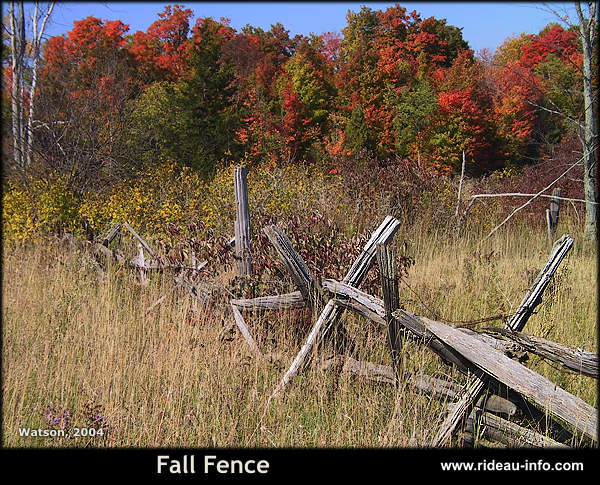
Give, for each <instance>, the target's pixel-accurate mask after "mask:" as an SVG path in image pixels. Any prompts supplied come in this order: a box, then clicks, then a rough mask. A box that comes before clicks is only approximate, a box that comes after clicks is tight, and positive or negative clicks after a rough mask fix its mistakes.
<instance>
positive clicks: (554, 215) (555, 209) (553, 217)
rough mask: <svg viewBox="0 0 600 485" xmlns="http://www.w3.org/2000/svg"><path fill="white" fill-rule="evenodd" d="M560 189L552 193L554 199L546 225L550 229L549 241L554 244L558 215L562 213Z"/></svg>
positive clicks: (547, 210) (547, 213)
mask: <svg viewBox="0 0 600 485" xmlns="http://www.w3.org/2000/svg"><path fill="white" fill-rule="evenodd" d="M560 194H561V189H560V187H557V188H555V189H554V190H553V191H552V198H551V199H550V208H549V209H546V224H547V227H548V241H549V242H550V244H552V241H553V240H554V234H555V233H556V227H557V226H558V213H559V211H560Z"/></svg>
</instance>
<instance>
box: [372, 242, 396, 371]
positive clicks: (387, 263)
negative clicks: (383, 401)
mask: <svg viewBox="0 0 600 485" xmlns="http://www.w3.org/2000/svg"><path fill="white" fill-rule="evenodd" d="M377 265H378V266H379V275H380V278H381V291H382V293H383V306H384V310H385V323H386V325H387V339H388V346H389V348H390V354H391V357H392V365H393V366H394V370H395V371H396V377H397V378H398V379H399V378H400V374H401V369H402V362H401V360H400V359H401V351H402V341H401V340H400V328H399V327H400V326H399V324H397V323H396V320H394V317H392V312H394V311H396V310H397V309H398V308H400V294H399V292H398V267H397V265H396V253H395V252H394V251H392V250H391V249H390V248H389V247H388V246H386V245H383V244H378V245H377Z"/></svg>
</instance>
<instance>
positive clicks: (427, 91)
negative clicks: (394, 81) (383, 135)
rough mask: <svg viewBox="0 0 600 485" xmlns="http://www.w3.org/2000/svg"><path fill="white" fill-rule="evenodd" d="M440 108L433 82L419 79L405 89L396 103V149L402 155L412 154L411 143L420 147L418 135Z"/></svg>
mask: <svg viewBox="0 0 600 485" xmlns="http://www.w3.org/2000/svg"><path fill="white" fill-rule="evenodd" d="M437 108H438V103H437V96H436V95H435V93H434V91H433V87H432V85H431V83H429V82H428V81H427V80H423V81H419V82H417V83H416V84H415V85H414V86H412V87H411V88H410V89H408V90H406V91H404V92H403V93H402V95H401V96H400V99H399V100H398V104H397V105H396V120H395V125H396V130H397V132H398V138H397V140H396V151H397V153H398V154H399V155H400V156H403V157H406V156H408V155H409V154H411V149H410V148H411V145H414V144H416V145H417V149H419V148H420V146H419V145H420V143H419V141H418V135H419V133H420V132H421V131H423V130H424V129H425V128H427V126H428V124H429V122H430V117H431V115H432V113H434V112H435V111H436V109H437Z"/></svg>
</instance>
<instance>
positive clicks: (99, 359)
mask: <svg viewBox="0 0 600 485" xmlns="http://www.w3.org/2000/svg"><path fill="white" fill-rule="evenodd" d="M373 229H374V228H373ZM566 232H568V233H570V234H571V235H572V236H573V237H574V238H575V246H574V248H573V250H572V251H571V253H570V255H569V257H568V258H567V259H566V260H565V261H564V262H563V264H562V265H561V267H560V269H559V271H558V273H557V275H556V276H555V278H554V281H553V283H552V284H551V286H550V287H549V288H548V289H547V290H546V293H545V297H544V301H543V303H542V305H541V306H540V307H538V311H537V313H536V314H535V315H534V316H533V317H532V318H531V319H530V321H529V323H528V325H527V326H526V328H525V332H526V333H530V334H533V335H538V336H542V337H545V338H547V339H550V340H553V341H555V342H559V343H562V344H564V345H568V346H570V347H573V348H577V347H581V348H583V349H585V350H588V351H597V345H598V341H597V328H596V323H597V275H596V270H597V261H596V257H597V255H596V252H595V251H594V250H592V249H590V248H586V247H585V246H584V245H583V244H582V234H581V231H580V230H579V229H577V228H575V227H570V226H569V223H568V219H565V220H564V221H563V222H562V224H561V226H560V227H559V232H558V236H560V234H563V233H566ZM405 237H407V238H408V240H409V241H410V244H409V246H408V252H409V254H410V256H411V257H412V258H413V259H414V260H415V264H414V266H412V267H411V268H410V271H409V275H408V277H407V278H406V280H405V281H404V282H402V283H401V285H400V291H401V300H402V302H403V304H404V306H405V308H407V309H409V310H411V311H413V312H415V313H417V314H421V315H425V316H428V317H430V318H438V317H439V318H443V319H445V320H469V319H476V318H481V317H485V316H490V315H497V314H499V313H509V312H510V310H514V309H515V308H516V306H517V305H518V304H519V302H520V300H521V298H522V296H523V295H524V293H525V291H526V290H527V288H528V287H529V284H530V282H531V276H532V274H533V276H535V274H537V272H538V271H539V269H540V268H541V267H542V266H543V264H544V263H545V261H546V259H547V256H548V254H549V245H548V242H547V241H546V237H545V234H544V233H543V231H542V230H541V229H540V230H539V231H537V232H536V231H533V232H532V231H531V230H528V229H527V228H525V227H522V228H519V227H518V226H515V225H513V226H511V228H510V230H506V229H503V230H501V231H499V232H498V233H497V234H496V235H495V236H494V237H493V238H491V239H490V240H489V241H487V242H485V243H484V244H483V245H482V246H481V247H479V248H476V245H475V243H476V241H477V238H476V237H475V236H474V235H471V234H469V235H468V237H465V238H463V239H461V240H459V241H457V242H454V241H452V240H451V239H449V238H443V237H441V236H439V235H435V234H433V235H427V236H426V235H420V234H418V231H417V230H415V229H413V228H402V227H401V228H400V230H399V231H398V233H397V235H396V238H405ZM372 271H373V270H372ZM226 276H227V275H225V274H224V275H220V277H221V278H222V279H223V280H225V278H226ZM165 293H167V294H168V297H167V298H166V299H165V301H164V302H163V303H162V305H160V306H159V307H158V308H157V309H156V310H155V311H153V312H151V313H149V314H147V315H146V314H145V310H146V308H148V307H149V306H150V305H151V304H152V303H153V302H155V301H156V300H157V299H158V298H159V297H160V296H162V295H164V294H165ZM416 295H418V297H417V296H416ZM378 296H379V295H378ZM2 301H3V306H2V322H3V324H2V332H3V334H2V337H3V338H2V342H3V347H2V355H3V359H2V372H3V388H2V393H3V410H2V414H3V421H2V435H3V437H4V440H3V441H4V443H3V444H4V446H5V447H16V448H29V447H92V448H95V447H341V448H346V447H423V446H427V444H428V443H429V442H430V440H431V439H432V438H433V437H434V436H435V434H436V432H437V430H438V428H439V426H440V425H441V423H442V421H443V416H444V414H443V413H444V410H445V409H446V406H447V403H444V402H441V401H439V400H435V399H432V398H430V397H427V396H424V395H420V394H418V393H416V392H415V391H414V390H413V389H412V388H411V387H409V386H408V385H406V384H405V383H400V385H399V387H398V388H397V389H394V387H393V386H389V385H385V384H378V383H373V382H368V381H364V380H360V379H358V378H356V377H354V376H351V375H346V374H340V375H336V374H335V373H333V372H331V371H322V370H320V369H319V367H318V366H311V367H310V368H309V369H308V370H307V371H305V372H304V373H303V374H301V375H300V376H299V377H297V378H296V379H295V380H294V382H293V384H292V385H291V386H290V387H289V389H288V390H287V392H286V394H285V396H284V397H283V398H279V399H277V400H275V401H274V402H272V403H271V405H270V407H269V409H268V411H267V413H266V415H265V417H264V421H263V423H262V425H263V426H262V428H259V426H258V425H259V422H260V419H261V416H262V414H263V410H264V406H265V403H266V401H267V399H268V397H269V395H270V394H271V392H272V390H273V389H274V387H275V386H276V384H277V383H278V381H279V379H280V378H281V376H282V375H283V373H284V372H285V370H286V369H287V367H288V366H289V364H290V362H291V361H292V359H293V358H294V356H295V354H296V353H297V351H298V349H299V348H300V346H301V345H302V341H303V339H304V336H305V335H306V333H307V332H308V329H309V328H310V325H311V322H312V321H314V320H313V319H312V318H311V317H310V315H309V314H308V313H307V311H305V310H293V311H282V312H276V313H270V314H262V315H250V314H248V315H247V316H246V317H245V318H246V322H247V324H248V326H249V328H250V329H251V330H252V332H253V334H254V336H255V338H256V340H257V343H258V345H259V347H260V348H261V349H263V350H264V351H265V353H268V354H269V355H270V357H269V358H265V359H262V360H261V359H257V358H254V357H253V356H252V354H251V353H250V351H249V349H248V348H247V346H246V344H245V342H244V340H243V339H242V337H241V336H240V334H239V332H237V331H235V332H233V331H230V332H225V331H224V330H226V328H227V327H228V326H229V324H230V322H231V321H232V315H231V313H230V311H229V310H228V309H227V308H224V307H219V306H213V307H211V308H205V307H202V306H201V307H200V308H199V310H198V312H197V313H194V312H193V311H192V308H191V300H190V298H189V297H188V296H187V295H186V294H185V292H183V290H181V289H177V290H173V285H172V274H170V273H167V272H165V273H163V274H155V275H152V276H151V279H150V283H149V285H148V286H146V287H141V286H140V285H139V284H137V282H136V279H135V275H134V273H133V272H131V271H129V270H126V269H117V268H116V267H110V268H109V269H108V270H106V271H101V270H98V269H97V267H96V266H94V264H92V262H91V256H89V255H86V254H83V253H81V252H80V251H76V250H74V249H72V248H71V249H70V248H69V246H68V245H65V244H64V243H58V242H57V240H56V239H47V240H40V241H39V242H37V243H31V244H27V245H22V246H16V247H15V246H11V247H5V248H4V254H3V299H2ZM341 321H342V322H343V323H344V324H345V325H346V327H347V329H348V332H349V334H350V335H351V336H352V337H353V338H355V339H356V343H357V346H356V356H355V357H357V358H360V359H364V360H368V361H371V362H377V363H385V364H390V356H389V352H388V350H387V348H386V337H385V335H384V334H383V332H382V331H381V330H380V329H379V328H376V327H375V326H373V325H371V324H369V323H368V322H366V321H365V320H364V319H363V318H361V317H359V316H356V315H354V314H350V313H349V312H346V313H345V314H344V316H343V317H342V320H341ZM501 324H502V322H492V323H488V324H487V326H490V325H496V326H498V325H501ZM484 326H485V325H484ZM330 350H331V349H329V348H327V347H325V348H323V349H322V352H321V354H320V355H326V354H327V352H329V351H330ZM403 351H404V353H403V359H404V366H405V367H406V368H407V370H412V371H419V372H425V373H428V374H430V375H435V376H438V377H446V378H452V379H454V380H455V381H457V382H461V383H463V382H465V378H464V376H462V375H460V374H459V373H458V372H456V371H454V370H452V369H451V368H449V367H447V366H445V365H444V364H442V363H441V361H440V360H439V358H438V357H437V356H436V355H434V354H432V353H431V352H430V351H429V350H427V349H426V348H424V347H422V346H419V345H417V344H416V343H408V344H407V345H405V347H404V350H403ZM529 366H530V367H532V368H533V369H534V370H536V371H537V372H539V373H541V374H542V375H544V376H545V377H547V378H549V379H550V380H552V381H553V382H555V383H556V384H557V385H559V386H561V387H563V388H564V389H566V390H567V391H569V392H571V393H573V394H575V395H576V396H579V397H581V398H582V399H584V400H585V401H586V402H588V403H589V404H591V405H592V406H594V407H597V405H598V397H597V385H596V384H597V382H596V381H595V380H594V379H592V378H589V377H584V376H581V375H577V374H574V373H569V372H566V371H563V370H560V369H558V368H556V367H554V366H552V365H550V364H548V363H547V362H545V361H543V360H542V359H540V358H537V357H536V356H533V355H532V356H531V357H530V363H529ZM65 413H68V415H65ZM52 419H54V421H55V422H54V423H52V424H49V420H50V421H51V420H52ZM51 426H54V428H55V429H58V428H60V427H61V426H67V427H94V429H97V428H102V429H103V435H102V436H98V435H96V436H87V437H78V438H72V437H71V438H65V437H31V436H29V437H24V436H20V435H19V428H35V429H37V428H42V429H49V428H50V427H51ZM575 444H576V443H575Z"/></svg>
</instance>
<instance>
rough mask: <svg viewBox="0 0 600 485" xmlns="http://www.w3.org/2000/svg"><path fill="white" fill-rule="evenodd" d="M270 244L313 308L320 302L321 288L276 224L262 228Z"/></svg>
mask: <svg viewBox="0 0 600 485" xmlns="http://www.w3.org/2000/svg"><path fill="white" fill-rule="evenodd" d="M263 232H264V233H265V235H266V236H267V237H268V238H269V241H270V242H271V244H272V245H273V246H274V247H275V250H276V251H277V256H278V258H279V260H280V261H281V263H282V264H283V265H284V266H285V267H286V269H287V270H288V272H289V273H290V275H291V277H292V280H293V281H294V284H295V285H296V287H297V288H298V290H300V293H301V294H302V297H303V299H304V300H305V301H307V302H308V303H309V305H310V306H311V307H312V308H313V309H315V308H317V307H319V306H321V305H320V302H321V289H320V286H319V284H318V283H317V281H316V280H315V279H314V277H313V275H312V273H311V271H310V269H309V268H308V266H307V265H306V263H305V262H304V260H303V259H302V256H300V255H299V254H298V253H297V252H296V250H295V249H294V247H293V246H292V243H291V242H290V240H289V238H288V237H287V236H286V234H285V232H283V230H281V228H279V227H277V226H267V227H265V228H264V229H263Z"/></svg>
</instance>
